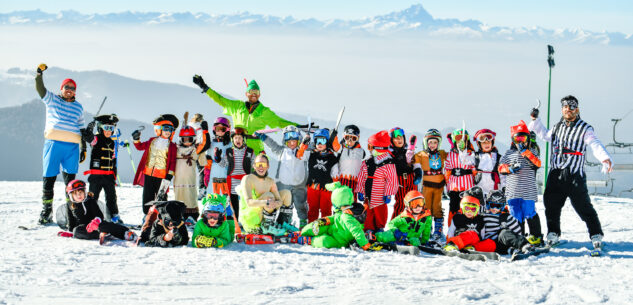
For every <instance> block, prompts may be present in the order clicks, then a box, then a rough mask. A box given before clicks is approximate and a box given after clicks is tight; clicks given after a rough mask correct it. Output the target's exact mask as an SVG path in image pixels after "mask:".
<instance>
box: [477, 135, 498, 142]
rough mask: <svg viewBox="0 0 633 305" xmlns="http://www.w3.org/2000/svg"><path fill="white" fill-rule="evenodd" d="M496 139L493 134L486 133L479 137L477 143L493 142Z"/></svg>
mask: <svg viewBox="0 0 633 305" xmlns="http://www.w3.org/2000/svg"><path fill="white" fill-rule="evenodd" d="M494 139H495V136H493V135H492V134H491V133H484V134H480V135H479V136H477V141H479V142H491V141H492V140H494Z"/></svg>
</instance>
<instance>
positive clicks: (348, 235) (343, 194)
mask: <svg viewBox="0 0 633 305" xmlns="http://www.w3.org/2000/svg"><path fill="white" fill-rule="evenodd" d="M325 188H326V189H327V190H328V191H331V192H332V205H334V207H335V208H336V212H335V213H334V215H332V216H328V217H326V218H325V223H326V224H319V221H320V220H316V221H314V222H312V223H309V224H308V225H306V226H305V227H304V228H303V230H302V231H301V235H302V236H315V237H314V238H313V239H312V246H313V247H315V248H343V247H346V246H347V245H349V243H350V242H352V241H353V240H356V242H357V243H358V245H359V246H360V247H362V248H364V249H366V248H368V247H369V241H367V238H366V237H365V232H364V231H363V224H361V223H360V222H358V220H356V218H354V216H353V215H352V213H351V211H350V210H349V208H350V207H351V206H352V204H353V203H354V193H352V189H350V188H349V187H347V186H345V185H341V183H340V182H334V183H330V184H326V185H325ZM321 221H322V220H321ZM316 228H318V232H316V234H315V232H314V231H315V229H316Z"/></svg>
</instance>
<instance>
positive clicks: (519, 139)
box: [513, 135, 528, 143]
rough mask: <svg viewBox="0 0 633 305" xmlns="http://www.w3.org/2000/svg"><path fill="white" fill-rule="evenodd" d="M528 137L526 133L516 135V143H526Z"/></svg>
mask: <svg viewBox="0 0 633 305" xmlns="http://www.w3.org/2000/svg"><path fill="white" fill-rule="evenodd" d="M527 139H528V137H527V136H526V135H516V136H514V138H513V140H514V142H516V143H525V142H527Z"/></svg>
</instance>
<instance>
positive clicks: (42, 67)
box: [37, 63, 48, 73]
mask: <svg viewBox="0 0 633 305" xmlns="http://www.w3.org/2000/svg"><path fill="white" fill-rule="evenodd" d="M46 69H48V66H47V65H46V64H44V63H42V64H39V65H38V66H37V73H42V72H44V70H46Z"/></svg>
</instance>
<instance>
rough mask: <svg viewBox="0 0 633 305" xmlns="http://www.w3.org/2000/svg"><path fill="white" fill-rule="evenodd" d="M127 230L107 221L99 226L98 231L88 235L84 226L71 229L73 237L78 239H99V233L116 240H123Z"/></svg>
mask: <svg viewBox="0 0 633 305" xmlns="http://www.w3.org/2000/svg"><path fill="white" fill-rule="evenodd" d="M127 230H128V228H127V227H125V226H122V225H119V224H116V223H112V222H109V221H102V222H101V223H100V224H99V229H98V230H94V231H92V232H90V233H88V231H86V225H79V226H76V227H75V228H74V229H73V235H74V236H73V237H75V238H79V239H99V233H102V232H103V233H109V234H110V235H112V236H114V237H116V238H118V239H125V232H127Z"/></svg>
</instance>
